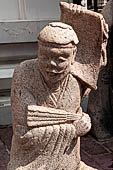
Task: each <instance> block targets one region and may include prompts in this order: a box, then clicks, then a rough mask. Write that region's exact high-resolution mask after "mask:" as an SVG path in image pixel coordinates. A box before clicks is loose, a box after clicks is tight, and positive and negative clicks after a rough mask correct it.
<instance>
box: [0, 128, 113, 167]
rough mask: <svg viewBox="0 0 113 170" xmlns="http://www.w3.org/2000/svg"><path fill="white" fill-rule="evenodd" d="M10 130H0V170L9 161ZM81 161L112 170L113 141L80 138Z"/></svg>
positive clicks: (88, 136)
mask: <svg viewBox="0 0 113 170" xmlns="http://www.w3.org/2000/svg"><path fill="white" fill-rule="evenodd" d="M11 138H12V128H11V127H7V128H5V127H4V128H3V127H2V128H0V170H6V167H7V163H8V161H9V154H10V147H11ZM81 158H82V160H83V161H84V162H85V163H86V164H88V165H90V166H92V167H94V168H97V169H98V170H113V139H112V140H110V141H107V142H104V143H102V142H101V143H100V142H98V141H96V140H95V139H94V138H93V137H92V136H91V135H89V134H88V135H86V136H84V137H81Z"/></svg>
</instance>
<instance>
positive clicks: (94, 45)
mask: <svg viewBox="0 0 113 170" xmlns="http://www.w3.org/2000/svg"><path fill="white" fill-rule="evenodd" d="M111 11H112V12H113V10H111ZM67 18H68V19H67ZM61 21H62V22H64V23H66V24H69V25H71V26H72V27H73V29H74V30H75V32H76V33H77V36H78V37H79V41H80V42H79V44H78V46H77V47H78V48H77V49H78V50H77V55H76V61H77V62H78V63H79V69H78V70H79V74H78V75H79V77H81V78H82V80H83V79H85V81H87V82H88V83H89V84H90V85H92V87H93V88H94V89H93V88H92V91H91V93H90V95H89V102H88V111H87V113H88V114H89V115H90V117H91V121H92V134H93V135H94V136H96V138H98V139H99V140H100V138H101V139H102V138H105V137H108V133H107V132H106V131H107V130H106V129H105V128H104V126H105V125H107V126H109V124H110V123H109V121H110V120H111V119H110V114H109V112H108V113H107V114H106V110H109V104H108V103H109V100H108V86H107V83H108V76H107V74H105V72H106V69H107V65H108V64H107V57H106V45H107V39H108V26H107V24H106V23H105V20H104V18H103V16H102V14H99V13H96V12H93V11H90V10H87V9H85V8H83V7H81V6H78V5H73V4H68V3H65V2H64V3H61ZM112 22H113V20H112ZM99 56H100V57H99ZM99 61H100V62H99ZM99 63H101V69H100V70H99V72H98V68H99ZM80 70H81V72H80ZM98 73H99V79H98ZM95 75H96V76H95ZM95 79H96V80H97V81H95ZM94 81H95V83H97V82H98V84H95V83H94ZM96 86H97V88H96ZM87 87H88V84H87ZM99 87H100V88H99ZM103 112H104V114H103ZM106 134H107V136H106Z"/></svg>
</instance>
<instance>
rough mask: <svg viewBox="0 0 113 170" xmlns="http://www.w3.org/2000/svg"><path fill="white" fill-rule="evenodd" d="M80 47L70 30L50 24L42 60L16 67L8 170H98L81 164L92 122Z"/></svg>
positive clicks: (44, 32)
mask: <svg viewBox="0 0 113 170" xmlns="http://www.w3.org/2000/svg"><path fill="white" fill-rule="evenodd" d="M77 44H78V37H77V35H76V33H75V31H74V30H73V28H72V27H71V26H70V25H67V24H64V23H61V22H54V23H50V24H48V25H47V26H46V27H45V28H43V30H42V31H41V32H40V34H39V36H38V59H32V60H28V61H25V62H22V63H21V64H20V65H18V66H17V67H16V69H15V71H14V76H13V80H12V89H11V107H12V119H13V138H12V147H11V155H10V162H9V164H8V168H7V169H8V170H82V169H84V170H85V169H87V170H90V169H91V170H93V169H94V168H91V167H89V166H87V165H86V164H85V163H83V162H82V161H81V160H80V136H83V135H85V134H86V133H87V132H88V131H89V130H90V128H91V121H90V118H89V116H88V114H86V113H83V112H82V108H81V106H80V103H81V99H82V96H83V95H84V92H85V90H84V89H86V86H87V83H86V86H84V83H83V84H82V80H81V81H80V80H79V77H78V76H76V75H75V73H74V71H73V70H74V69H73V68H72V66H73V64H74V62H75V56H76V52H77V47H76V45H77ZM83 81H84V80H83Z"/></svg>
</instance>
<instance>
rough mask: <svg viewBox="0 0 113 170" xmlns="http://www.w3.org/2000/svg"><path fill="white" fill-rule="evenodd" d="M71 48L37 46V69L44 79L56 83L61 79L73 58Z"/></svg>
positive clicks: (67, 70)
mask: <svg viewBox="0 0 113 170" xmlns="http://www.w3.org/2000/svg"><path fill="white" fill-rule="evenodd" d="M73 51H75V50H73V48H51V47H45V46H40V45H39V48H38V58H39V61H38V62H39V69H40V71H41V73H42V75H43V76H44V79H45V80H46V81H49V82H51V83H56V82H58V81H60V80H61V79H63V78H64V77H65V76H66V75H67V74H68V73H69V71H70V65H71V63H72V61H73V58H74V55H75V54H74V53H73Z"/></svg>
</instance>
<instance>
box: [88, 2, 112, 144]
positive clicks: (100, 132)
mask: <svg viewBox="0 0 113 170" xmlns="http://www.w3.org/2000/svg"><path fill="white" fill-rule="evenodd" d="M102 15H103V17H104V18H105V21H106V23H107V24H108V27H109V39H108V45H107V65H106V67H104V68H103V69H102V70H101V71H100V73H99V80H98V88H97V90H96V91H92V92H91V94H90V96H89V104H88V112H89V114H90V116H91V118H92V125H93V126H92V133H93V134H94V136H95V137H96V138H97V139H98V140H99V141H106V140H109V139H111V138H112V137H113V48H112V47H113V0H109V2H108V3H107V5H106V6H105V7H104V8H103V10H102Z"/></svg>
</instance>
